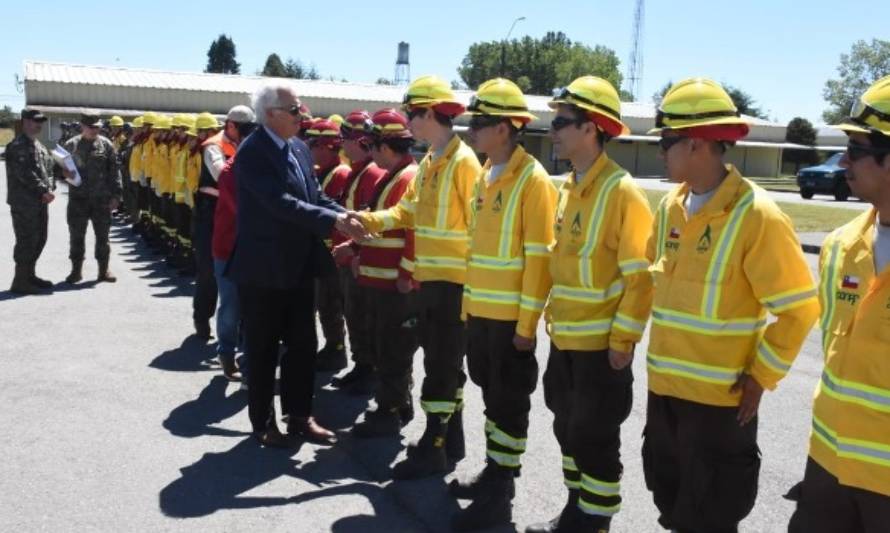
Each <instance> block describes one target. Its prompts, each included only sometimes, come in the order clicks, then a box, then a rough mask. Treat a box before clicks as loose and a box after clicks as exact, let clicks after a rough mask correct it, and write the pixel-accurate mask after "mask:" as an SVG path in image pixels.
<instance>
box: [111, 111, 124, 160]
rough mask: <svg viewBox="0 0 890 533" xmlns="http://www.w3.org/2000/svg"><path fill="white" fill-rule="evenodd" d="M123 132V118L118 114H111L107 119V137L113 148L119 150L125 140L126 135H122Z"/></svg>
mask: <svg viewBox="0 0 890 533" xmlns="http://www.w3.org/2000/svg"><path fill="white" fill-rule="evenodd" d="M123 133H124V119H123V118H121V117H120V116H118V115H114V116H112V117H111V118H110V119H108V138H109V139H110V140H111V143H112V144H114V149H115V150H117V151H118V152H120V149H121V147H123V145H124V141H126V137H124V135H123Z"/></svg>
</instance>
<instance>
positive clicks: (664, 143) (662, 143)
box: [658, 135, 686, 152]
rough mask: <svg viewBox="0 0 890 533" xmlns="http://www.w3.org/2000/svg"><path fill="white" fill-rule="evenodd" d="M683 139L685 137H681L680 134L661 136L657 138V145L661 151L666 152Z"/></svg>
mask: <svg viewBox="0 0 890 533" xmlns="http://www.w3.org/2000/svg"><path fill="white" fill-rule="evenodd" d="M684 140H686V137H683V136H682V135H678V136H676V137H662V138H661V139H659V140H658V146H659V147H660V148H661V151H662V152H667V151H668V150H670V149H671V148H672V147H673V146H674V145H675V144H677V143H679V142H680V141H684Z"/></svg>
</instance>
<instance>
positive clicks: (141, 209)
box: [130, 111, 156, 240]
mask: <svg viewBox="0 0 890 533" xmlns="http://www.w3.org/2000/svg"><path fill="white" fill-rule="evenodd" d="M141 119H142V120H141V128H140V130H139V131H138V132H137V133H136V135H134V136H133V151H132V152H131V154H130V181H131V182H132V183H133V187H134V188H135V191H136V192H135V196H136V210H137V221H136V223H135V224H133V229H134V230H135V231H136V233H137V234H138V235H140V236H142V238H144V239H146V240H147V239H148V232H149V229H150V224H151V220H150V218H149V212H148V209H149V200H148V180H149V171H148V165H147V163H148V161H149V158H148V154H149V152H150V151H152V150H153V149H154V148H153V147H154V139H153V137H154V135H153V133H152V127H153V124H154V122H155V120H156V114H155V113H153V112H151V111H149V112H147V113H145V114H143V115H142V117H141ZM137 120H139V119H138V118H137ZM134 123H135V122H134Z"/></svg>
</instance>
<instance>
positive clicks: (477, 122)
mask: <svg viewBox="0 0 890 533" xmlns="http://www.w3.org/2000/svg"><path fill="white" fill-rule="evenodd" d="M504 120H506V118H505V117H499V116H496V115H473V116H472V117H471V118H470V123H469V124H468V126H469V128H470V129H471V130H481V129H484V128H491V127H492V126H497V125H498V124H500V123H501V122H503V121H504Z"/></svg>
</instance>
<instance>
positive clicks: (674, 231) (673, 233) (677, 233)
mask: <svg viewBox="0 0 890 533" xmlns="http://www.w3.org/2000/svg"><path fill="white" fill-rule="evenodd" d="M670 237H671V239H679V238H680V230H678V229H677V228H671V234H670Z"/></svg>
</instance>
